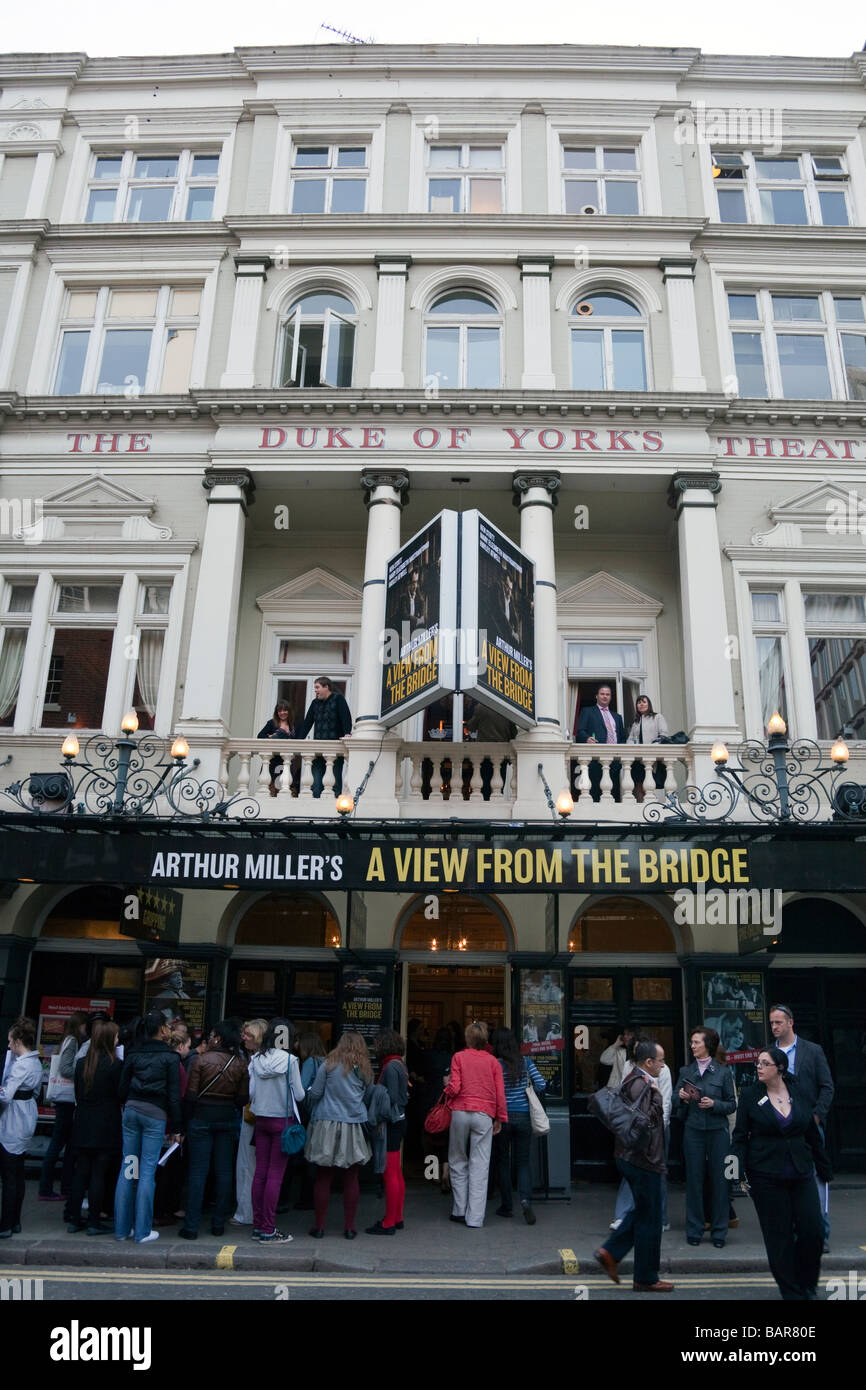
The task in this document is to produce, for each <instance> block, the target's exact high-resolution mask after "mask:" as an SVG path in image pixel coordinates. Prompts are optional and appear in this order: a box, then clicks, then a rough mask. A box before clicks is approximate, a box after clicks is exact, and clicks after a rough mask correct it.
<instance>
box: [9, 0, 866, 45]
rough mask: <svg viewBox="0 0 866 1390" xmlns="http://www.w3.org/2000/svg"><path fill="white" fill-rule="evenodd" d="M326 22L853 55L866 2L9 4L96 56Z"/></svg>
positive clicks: (410, 31) (316, 29)
mask: <svg viewBox="0 0 866 1390" xmlns="http://www.w3.org/2000/svg"><path fill="white" fill-rule="evenodd" d="M293 10H294V14H293ZM296 15H297V16H298V17H295V16H296ZM325 25H330V26H331V27H332V28H333V29H337V30H340V31H343V32H346V33H350V34H352V35H353V36H354V37H355V38H359V39H364V40H366V41H369V40H371V39H372V40H373V41H374V42H376V43H476V42H480V43H515V44H521V43H548V44H550V43H562V44H596V43H601V44H623V45H628V46H631V45H644V46H658V47H686V48H700V49H702V50H703V52H704V53H748V54H764V55H768V54H785V55H797V54H805V55H808V56H812V57H817V56H830V57H837V58H845V57H848V56H849V55H850V54H851V53H853V52H855V51H859V50H860V49H862V48H863V47H864V45H866V3H864V0H830V4H829V5H827V6H825V7H819V6H816V5H815V3H814V0H724V4H721V3H718V0H717V3H715V4H712V5H699V4H696V3H695V0H655V3H648V0H607V3H606V4H601V5H600V4H597V3H594V4H584V5H581V4H580V3H579V0H578V3H574V0H572V3H567V0H532V4H530V5H527V6H526V8H525V9H524V7H523V6H522V5H518V4H515V3H512V4H511V5H507V4H503V0H474V3H467V0H420V3H418V2H417V0H416V3H415V4H414V5H411V6H410V5H407V4H406V3H405V0H314V3H313V4H312V5H308V4H307V5H296V6H290V5H281V6H271V5H249V6H246V7H243V6H241V7H240V8H239V7H238V5H237V3H236V0H147V4H146V5H142V4H121V3H118V0H77V3H75V4H71V3H70V0H40V4H39V5H38V6H34V7H33V8H32V9H31V8H30V6H28V5H15V6H11V5H9V6H7V7H6V13H5V15H4V20H3V26H2V34H0V48H2V50H3V51H4V52H6V53H21V52H37V53H44V52H48V51H50V52H54V53H58V52H85V53H87V54H88V55H89V56H90V57H92V58H95V57H109V56H116V55H118V54H130V55H132V54H159V53H172V54H178V53H225V52H230V51H231V49H233V48H236V47H243V46H245V45H251V46H255V45H265V44H268V45H285V44H310V43H328V42H336V43H339V42H344V40H341V39H339V38H338V37H337V36H336V35H335V34H333V33H330V32H328V30H327V29H326V28H324V27H323V26H325Z"/></svg>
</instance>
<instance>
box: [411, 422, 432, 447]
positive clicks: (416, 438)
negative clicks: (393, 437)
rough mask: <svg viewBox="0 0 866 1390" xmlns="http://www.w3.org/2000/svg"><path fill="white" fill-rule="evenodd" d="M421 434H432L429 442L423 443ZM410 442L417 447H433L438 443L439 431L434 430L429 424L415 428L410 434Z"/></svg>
mask: <svg viewBox="0 0 866 1390" xmlns="http://www.w3.org/2000/svg"><path fill="white" fill-rule="evenodd" d="M422 434H429V435H432V436H433V437H432V439H431V440H430V443H429V444H425V443H424V440H423V439H422V438H421V436H422ZM412 443H413V444H414V445H415V446H416V448H418V449H435V448H436V445H437V444H438V443H439V431H438V430H434V429H433V428H432V427H431V426H430V425H425V426H424V427H423V428H422V429H420V430H416V431H415V433H414V434H413V435H412Z"/></svg>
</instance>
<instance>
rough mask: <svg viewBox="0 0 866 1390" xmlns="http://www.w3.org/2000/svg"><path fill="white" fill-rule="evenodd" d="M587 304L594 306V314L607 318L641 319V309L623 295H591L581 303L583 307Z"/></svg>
mask: <svg viewBox="0 0 866 1390" xmlns="http://www.w3.org/2000/svg"><path fill="white" fill-rule="evenodd" d="M585 304H589V305H591V306H592V312H593V314H603V315H604V316H605V318H618V319H619V318H626V319H639V318H640V309H638V308H636V306H635V305H634V304H632V303H631V301H630V300H628V299H626V298H625V296H624V295H621V294H591V295H588V296H587V298H586V299H582V300H581V301H580V305H581V307H582V306H583V305H585ZM575 312H577V306H575Z"/></svg>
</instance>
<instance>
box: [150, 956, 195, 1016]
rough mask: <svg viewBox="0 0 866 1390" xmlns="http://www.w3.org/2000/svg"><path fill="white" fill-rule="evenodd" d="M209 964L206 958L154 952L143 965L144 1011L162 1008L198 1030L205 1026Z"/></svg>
mask: <svg viewBox="0 0 866 1390" xmlns="http://www.w3.org/2000/svg"><path fill="white" fill-rule="evenodd" d="M207 978H208V966H207V962H206V961H195V960H174V959H171V958H170V957H167V956H156V957H154V959H153V960H149V961H148V962H147V964H146V966H145V967H144V1012H145V1013H148V1012H149V1011H150V1010H151V1009H161V1010H162V1012H163V1013H164V1014H165V1016H166V1018H168V1019H180V1020H181V1022H182V1023H185V1024H186V1025H187V1027H188V1028H190V1029H192V1030H195V1031H196V1032H200V1031H201V1029H202V1028H203V1027H204V1006H205V998H206V996H207Z"/></svg>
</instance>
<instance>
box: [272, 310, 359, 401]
mask: <svg viewBox="0 0 866 1390" xmlns="http://www.w3.org/2000/svg"><path fill="white" fill-rule="evenodd" d="M354 355H355V309H354V305H353V304H352V303H351V301H350V300H348V299H346V298H345V297H344V296H343V295H339V294H310V295H306V296H305V297H304V298H303V299H299V300H298V301H297V302H296V303H295V304H293V305H292V307H291V309H290V310H289V314H288V317H287V318H286V320H285V324H284V327H283V350H282V367H281V372H280V382H279V384H280V386H298V387H309V386H351V384H352V367H353V363H354Z"/></svg>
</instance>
